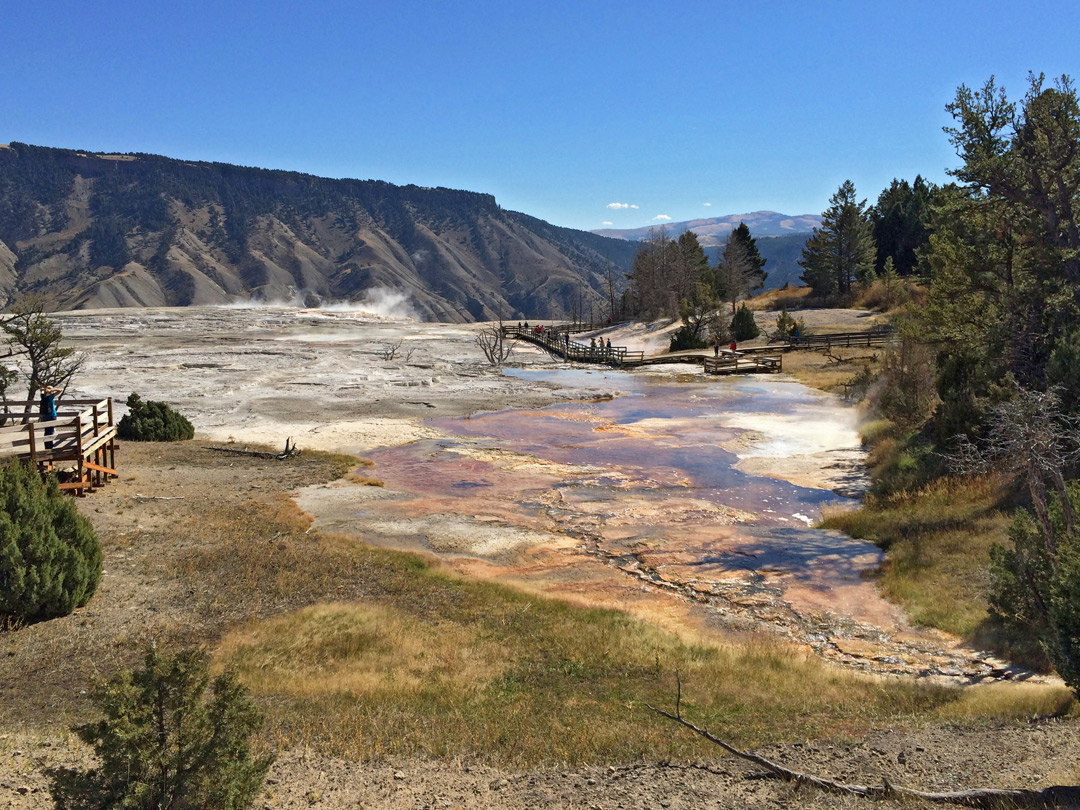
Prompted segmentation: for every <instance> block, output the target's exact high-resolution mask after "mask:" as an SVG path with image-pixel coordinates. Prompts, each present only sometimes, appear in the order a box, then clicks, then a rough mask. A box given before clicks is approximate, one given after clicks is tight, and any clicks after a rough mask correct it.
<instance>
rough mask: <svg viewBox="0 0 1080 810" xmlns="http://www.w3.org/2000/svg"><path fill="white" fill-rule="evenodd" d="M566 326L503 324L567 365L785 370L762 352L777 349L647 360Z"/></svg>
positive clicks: (508, 331) (677, 354)
mask: <svg viewBox="0 0 1080 810" xmlns="http://www.w3.org/2000/svg"><path fill="white" fill-rule="evenodd" d="M567 326H568V325H567V324H552V325H546V324H545V325H544V326H529V327H525V326H520V325H519V326H512V325H503V334H504V335H506V336H507V337H512V338H517V339H519V340H525V341H528V342H529V343H532V344H533V345H535V346H539V347H541V348H542V349H544V350H545V351H547V352H548V353H550V354H552V355H554V356H556V357H560V358H562V359H564V360H566V361H568V362H576V363H598V364H601V365H607V366H613V367H616V368H636V367H638V366H648V365H658V364H661V363H694V364H695V365H697V364H700V365H701V366H702V367H703V368H704V370H705V373H707V374H755V373H756V374H762V373H765V374H769V373H775V372H779V371H782V370H783V360H782V357H781V356H780V355H777V356H775V357H766V356H764V355H763V354H761V353H762V352H775V351H776V349H772V348H767V347H757V348H755V349H752V350H749V351H736V352H734V353H733V352H732V351H731V350H730V349H723V350H722V351H721V352H720V356H719V357H716V356H714V353H713V350H712V349H692V350H689V351H681V352H672V353H671V354H653V355H649V356H648V357H646V356H645V353H644V352H642V351H634V350H630V349H627V348H626V347H625V346H610V347H609V346H607V345H606V344H604V345H600V346H593V345H588V346H587V345H585V344H584V343H578V342H577V341H575V340H574V339H573V338H572V337H571V331H572V330H571V329H569V328H566V327H567ZM601 328H603V327H602V326H592V327H585V328H584V329H579V330H574V331H595V330H596V329H601Z"/></svg>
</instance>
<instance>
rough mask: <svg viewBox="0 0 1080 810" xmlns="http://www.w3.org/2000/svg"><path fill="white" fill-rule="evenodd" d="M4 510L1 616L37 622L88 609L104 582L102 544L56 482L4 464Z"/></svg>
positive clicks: (0, 512)
mask: <svg viewBox="0 0 1080 810" xmlns="http://www.w3.org/2000/svg"><path fill="white" fill-rule="evenodd" d="M0 506H2V508H0V618H4V619H15V620H17V621H20V622H26V621H39V620H42V619H51V618H54V617H56V616H66V615H67V614H68V613H71V611H73V610H74V609H75V608H77V607H82V606H83V605H85V604H86V603H87V602H88V601H89V600H90V597H91V596H93V595H94V591H95V590H96V589H97V586H98V583H99V582H100V581H101V546H100V545H99V544H98V540H97V536H96V535H95V534H94V529H93V527H92V526H91V525H90V523H89V521H87V520H86V518H84V517H82V516H81V515H80V514H79V513H78V512H77V511H76V510H75V504H74V503H72V501H71V499H70V498H67V497H65V496H64V494H63V493H61V492H60V489H59V487H58V486H57V483H56V479H55V478H54V477H52V476H50V477H49V478H48V479H46V480H44V481H43V480H42V478H41V475H39V474H38V472H37V470H36V469H34V468H33V467H32V466H25V465H23V464H19V463H9V464H5V465H2V466H0Z"/></svg>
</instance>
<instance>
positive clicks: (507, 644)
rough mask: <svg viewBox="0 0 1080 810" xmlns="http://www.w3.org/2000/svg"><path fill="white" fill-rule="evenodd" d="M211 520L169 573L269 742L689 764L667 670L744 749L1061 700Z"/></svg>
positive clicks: (248, 520) (227, 518)
mask: <svg viewBox="0 0 1080 810" xmlns="http://www.w3.org/2000/svg"><path fill="white" fill-rule="evenodd" d="M241 512H242V513H241ZM215 519H216V520H218V521H220V525H219V526H216V527H215V526H211V527H203V531H207V530H209V531H211V532H212V533H213V534H214V535H215V536H218V537H221V538H223V540H222V542H218V543H215V544H213V545H208V546H204V547H202V548H200V549H198V550H196V551H193V552H192V553H190V554H188V555H187V556H186V557H185V558H184V559H183V561H182V564H181V565H180V566H179V576H180V578H181V581H182V582H184V583H185V584H190V585H191V586H192V587H196V586H197V587H199V588H200V589H201V590H202V591H203V592H206V593H212V594H213V596H214V598H213V604H212V606H211V608H212V609H217V610H219V611H221V615H220V616H219V617H218V618H219V621H218V622H217V623H218V624H219V626H221V627H222V628H223V629H224V630H225V631H226V632H225V633H224V636H223V637H222V638H221V641H220V643H219V645H218V647H217V651H216V655H215V660H216V662H217V665H218V666H231V667H235V668H236V669H238V670H239V672H240V673H241V675H242V677H243V679H244V681H245V682H246V683H248V684H249V685H250V686H251V687H252V689H253V690H254V691H255V693H256V694H257V695H258V696H259V697H260V699H261V702H262V703H263V705H264V706H265V707H266V709H267V712H268V716H269V721H270V722H269V734H270V735H271V738H272V740H273V742H274V743H275V744H278V745H281V746H287V747H290V746H296V745H310V746H313V747H315V748H317V749H319V750H322V751H325V752H330V753H335V754H341V755H345V756H347V757H350V758H356V759H378V758H384V757H387V756H400V755H424V756H437V757H471V758H479V759H484V760H487V761H491V762H496V763H506V764H515V765H527V764H535V763H559V762H613V761H627V760H631V759H635V758H638V757H646V758H650V759H663V758H668V757H695V756H702V755H704V754H705V753H706V752H707V751H708V748H706V747H703V746H702V745H701V744H700V743H698V742H696V741H694V740H693V739H690V738H688V737H687V736H684V735H681V734H678V733H673V730H672V729H671V728H669V727H668V726H667V725H666V724H665V723H663V722H661V721H660V720H659V719H657V718H656V717H655V716H653V715H652V714H651V713H650V712H648V711H647V709H646V707H645V703H647V702H652V703H659V704H667V705H670V703H671V701H672V699H673V697H674V692H675V688H676V686H675V673H676V672H679V673H681V677H682V681H683V686H684V689H683V710H684V711H685V712H686V713H687V714H688V715H689V716H692V717H695V718H696V719H697V720H699V721H701V722H705V723H708V725H709V726H710V728H712V729H714V730H715V731H718V732H722V733H723V734H724V735H727V736H728V737H730V738H732V739H733V740H735V741H737V742H739V743H741V744H746V745H756V744H760V743H762V742H766V741H772V740H793V739H798V740H801V739H806V738H808V737H816V736H823V735H834V734H848V733H852V732H854V733H857V732H858V731H859V730H860V729H864V728H868V727H871V726H881V725H884V726H895V725H899V724H905V723H912V722H916V723H917V722H923V721H926V720H928V719H933V718H935V717H939V716H948V717H950V718H953V719H957V718H958V719H961V720H970V719H971V718H972V717H973V716H977V715H984V714H986V713H987V712H988V711H989V712H990V713H996V714H1002V715H1004V716H1009V717H1030V716H1031V715H1033V714H1041V713H1054V712H1058V711H1061V710H1062V709H1063V708H1064V707H1065V706H1067V705H1068V704H1069V702H1070V698H1069V696H1068V694H1067V693H1066V692H1065V691H1064V690H1057V689H1044V688H1034V689H1031V688H1024V689H1006V690H1004V691H1002V690H996V691H991V692H986V691H980V692H978V695H979V696H983V697H977V696H976V695H975V694H974V693H960V692H957V691H955V690H948V689H943V688H940V687H931V686H923V685H917V684H915V683H913V682H910V681H905V680H901V679H891V678H890V679H883V678H875V677H868V676H863V675H857V674H854V673H850V672H846V671H843V670H840V669H837V668H835V667H831V666H827V665H825V664H823V663H821V662H820V661H818V660H817V659H814V658H813V657H810V656H808V655H805V654H804V653H803V652H802V651H800V650H798V649H796V648H793V647H791V646H788V645H785V644H782V643H780V642H777V641H775V640H769V639H764V638H760V637H754V636H747V637H741V638H732V639H730V641H729V642H728V643H725V644H722V645H721V644H717V643H715V642H706V641H701V640H688V639H685V638H680V637H678V636H676V635H674V634H672V633H669V632H665V631H662V630H659V629H657V628H654V627H651V626H648V625H646V624H644V623H642V622H640V621H638V620H635V619H632V618H630V617H628V616H626V615H624V614H621V613H618V612H613V611H606V610H590V609H583V608H578V607H573V606H570V605H567V604H563V603H560V602H557V601H553V600H548V599H543V598H538V597H535V596H530V595H526V594H523V593H520V592H518V591H515V590H511V589H508V588H506V587H502V586H496V585H492V584H484V583H475V582H470V581H466V580H463V579H461V578H458V577H456V576H452V575H450V574H448V573H446V572H444V571H442V570H441V569H440V568H439V567H438V566H437V565H436V564H434V563H429V562H426V561H424V560H421V559H420V558H418V557H416V556H414V555H410V554H406V553H398V552H391V551H385V550H379V549H375V548H371V547H367V546H364V545H358V544H356V543H355V542H350V541H347V540H345V539H342V538H338V537H334V536H321V535H320V534H319V533H318V532H315V531H311V530H310V525H309V523H308V521H307V520H306V519H305V518H304V517H303V516H302V515H300V514H299V513H298V512H297V511H296V510H295V509H294V508H293V507H291V505H290V504H289V503H288V502H285V501H281V502H280V507H279V508H277V509H273V508H270V509H267V508H263V509H258V508H256V507H254V506H253V505H250V504H248V505H246V506H244V507H243V508H242V509H241V511H240V512H237V513H235V514H232V513H230V512H228V511H227V510H226V511H224V512H222V513H221V514H220V515H218V516H217V518H215ZM237 526H242V527H243V530H242V531H240V532H236V531H235V527H237ZM229 527H233V531H232V532H231V533H230V532H229V531H228V529H229ZM276 605H281V606H283V607H284V606H288V607H287V608H286V609H283V610H279V609H276V608H275V607H274V606H276ZM239 606H243V607H239ZM253 612H254V613H256V614H260V615H259V616H258V618H256V619H250V618H245V617H246V616H251V615H252V613H253ZM986 695H992V696H993V697H992V698H988V697H985V696H986ZM987 704H991V706H992V708H988V706H987Z"/></svg>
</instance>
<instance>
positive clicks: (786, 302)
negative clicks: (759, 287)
mask: <svg viewBox="0 0 1080 810" xmlns="http://www.w3.org/2000/svg"><path fill="white" fill-rule="evenodd" d="M809 296H810V288H809V287H787V288H786V289H779V290H767V291H766V292H763V293H759V294H758V295H755V296H754V297H753V298H750V299H748V300H747V301H746V305H747V306H748V307H749V308H750V309H752V310H770V309H775V310H781V309H785V308H786V309H798V308H799V307H805V306H806V299H807V298H808V297H809Z"/></svg>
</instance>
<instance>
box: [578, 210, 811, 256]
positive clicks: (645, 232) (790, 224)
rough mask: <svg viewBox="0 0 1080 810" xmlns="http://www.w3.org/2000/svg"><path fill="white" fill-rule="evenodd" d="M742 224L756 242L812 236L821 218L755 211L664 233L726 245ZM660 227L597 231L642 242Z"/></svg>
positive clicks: (674, 225)
mask: <svg viewBox="0 0 1080 810" xmlns="http://www.w3.org/2000/svg"><path fill="white" fill-rule="evenodd" d="M740 222H745V223H746V227H748V228H749V229H750V233H751V235H753V236H754V237H755V238H756V237H760V236H791V235H793V234H799V233H804V234H809V233H810V232H811V231H812V230H814V228H817V227H818V226H819V225H821V217H820V216H819V215H818V214H799V215H798V216H789V215H788V214H778V213H777V212H776V211H754V212H752V213H749V214H730V215H728V216H723V217H711V218H709V219H691V220H687V221H685V222H665V223H662V225H663V227H664V229H665V230H666V231H667V232H668V233H669V234H672V235H674V236H678V235H679V234H681V233H683V232H684V231H693V232H694V233H696V234H697V237H698V241H699V242H701V244H702V246H703V247H714V246H716V245H722V244H724V243H725V242H726V241H727V236H728V234H729V233H731V232H732V230H734V229H735V228H738V227H739V223H740ZM659 227H661V225H660V224H657V225H650V226H647V227H644V228H622V229H620V228H601V229H599V230H594V231H593V232H592V233H595V234H597V235H599V236H609V237H612V238H614V239H629V240H632V241H640V240H642V239H648V238H649V234H650V233H652V232H653V231H655V230H657V229H658V228H659Z"/></svg>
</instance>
